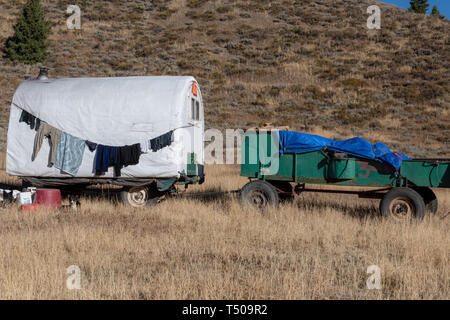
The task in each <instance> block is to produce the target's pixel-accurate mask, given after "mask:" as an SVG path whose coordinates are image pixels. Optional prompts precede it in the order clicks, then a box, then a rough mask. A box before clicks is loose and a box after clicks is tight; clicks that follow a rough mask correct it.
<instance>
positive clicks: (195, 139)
mask: <svg viewBox="0 0 450 320" xmlns="http://www.w3.org/2000/svg"><path fill="white" fill-rule="evenodd" d="M24 113H26V114H29V115H31V116H32V117H35V118H36V119H39V120H40V121H41V123H42V121H44V122H46V123H47V124H48V125H49V126H51V127H53V128H56V129H58V130H60V131H61V132H65V133H67V134H69V135H71V136H74V137H77V138H78V139H83V140H86V141H88V142H93V143H94V144H98V145H105V146H127V145H133V144H137V143H140V142H142V141H149V140H151V139H154V138H156V137H159V136H161V135H164V134H166V133H168V132H171V134H172V135H171V143H170V145H168V146H166V147H164V148H161V149H160V150H157V151H153V150H149V151H148V152H147V153H143V154H141V155H140V158H139V163H138V164H136V165H130V166H127V167H124V168H123V169H122V170H121V174H120V176H117V175H116V174H115V172H114V168H113V167H110V168H109V169H108V170H107V172H105V173H104V174H103V175H98V173H96V171H95V161H96V159H95V157H96V152H93V151H92V152H91V151H90V150H89V148H88V146H87V145H86V147H85V150H84V154H83V155H82V162H81V165H80V166H79V169H78V172H77V173H76V174H75V175H73V174H68V173H67V172H64V171H62V170H60V169H57V168H56V167H54V166H51V165H50V153H51V139H48V140H49V141H48V142H47V141H46V139H44V141H43V143H42V147H41V149H40V151H39V153H38V154H37V156H36V157H35V159H34V161H33V160H32V156H33V150H34V142H35V136H36V134H37V132H36V130H33V129H31V128H30V125H29V123H26V122H23V121H21V120H22V116H23V114H24ZM203 136H204V116H203V101H202V95H201V92H200V88H199V85H198V83H197V81H196V80H195V79H194V78H193V77H190V76H146V77H117V78H72V79H51V78H50V79H49V78H48V77H47V76H46V74H45V72H44V74H43V75H42V73H41V75H40V76H39V77H38V78H37V79H33V80H25V81H24V82H22V83H21V84H20V86H19V87H18V88H17V90H16V92H15V94H14V97H13V100H12V104H11V112H10V119H9V127H8V137H7V156H6V171H7V174H8V175H11V176H17V177H20V178H21V179H22V182H23V184H24V185H26V186H36V187H58V188H60V189H63V190H64V188H72V187H77V188H79V187H82V188H84V187H87V186H89V185H93V184H114V185H117V186H122V187H123V188H122V191H121V198H122V200H123V201H124V202H125V203H126V204H129V205H132V206H137V207H139V206H145V205H147V204H149V203H153V202H155V200H156V199H157V198H158V197H159V196H161V195H163V194H165V193H167V192H169V191H170V190H173V188H174V185H175V184H186V185H188V184H192V183H202V182H203V180H204V173H203V172H204V171H203V157H204V148H203Z"/></svg>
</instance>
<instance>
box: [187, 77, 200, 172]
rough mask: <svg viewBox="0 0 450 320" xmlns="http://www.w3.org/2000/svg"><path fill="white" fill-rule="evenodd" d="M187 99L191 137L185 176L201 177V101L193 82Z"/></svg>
mask: <svg viewBox="0 0 450 320" xmlns="http://www.w3.org/2000/svg"><path fill="white" fill-rule="evenodd" d="M188 97H189V99H188V112H187V114H188V117H189V119H188V123H189V124H190V127H189V131H190V135H191V137H192V139H191V141H192V143H191V146H190V150H189V152H188V159H187V175H188V176H197V175H198V176H203V157H204V154H203V140H204V114H203V100H202V96H201V93H200V88H199V87H198V84H197V82H195V81H193V82H192V84H191V87H190V92H189V96H188Z"/></svg>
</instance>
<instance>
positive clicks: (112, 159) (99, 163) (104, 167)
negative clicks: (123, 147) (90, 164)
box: [95, 144, 120, 175]
mask: <svg viewBox="0 0 450 320" xmlns="http://www.w3.org/2000/svg"><path fill="white" fill-rule="evenodd" d="M119 153H120V148H119V147H110V146H104V145H101V144H99V145H97V153H96V154H95V174H96V175H101V174H103V173H105V172H108V168H109V167H111V166H114V169H115V171H116V173H117V169H116V168H117V165H118V163H119V156H120V155H119Z"/></svg>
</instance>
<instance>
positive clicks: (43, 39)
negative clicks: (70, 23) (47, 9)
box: [5, 0, 50, 64]
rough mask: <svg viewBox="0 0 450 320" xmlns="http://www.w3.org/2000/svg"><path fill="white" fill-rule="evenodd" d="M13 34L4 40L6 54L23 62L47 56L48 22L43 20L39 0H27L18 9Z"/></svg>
mask: <svg viewBox="0 0 450 320" xmlns="http://www.w3.org/2000/svg"><path fill="white" fill-rule="evenodd" d="M14 31H15V34H14V36H13V37H10V38H9V39H8V40H7V42H6V48H5V51H6V56H7V57H8V58H9V59H10V60H11V61H16V62H22V63H25V64H35V63H38V62H43V61H44V60H45V58H46V57H47V54H48V52H47V49H48V46H49V43H48V42H47V37H48V34H49V33H50V22H48V21H46V20H45V16H44V10H43V9H42V6H41V4H40V2H39V0H28V1H27V2H26V3H25V5H24V7H23V8H22V10H21V11H20V14H19V17H18V20H17V23H16V25H15V26H14Z"/></svg>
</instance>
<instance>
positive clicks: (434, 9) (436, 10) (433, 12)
mask: <svg viewBox="0 0 450 320" xmlns="http://www.w3.org/2000/svg"><path fill="white" fill-rule="evenodd" d="M431 15H432V16H440V15H441V13H440V12H439V9H438V7H437V6H436V5H434V7H433V10H431Z"/></svg>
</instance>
